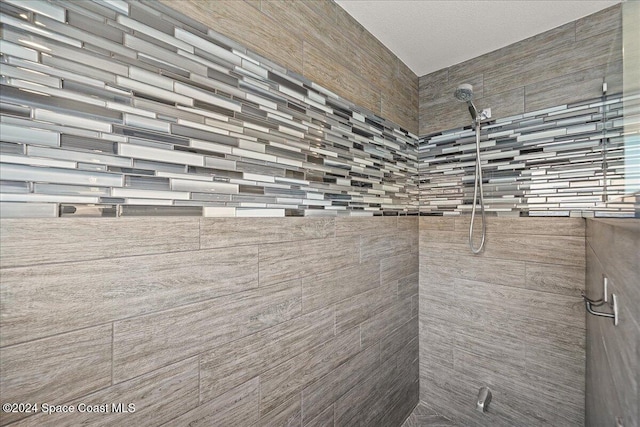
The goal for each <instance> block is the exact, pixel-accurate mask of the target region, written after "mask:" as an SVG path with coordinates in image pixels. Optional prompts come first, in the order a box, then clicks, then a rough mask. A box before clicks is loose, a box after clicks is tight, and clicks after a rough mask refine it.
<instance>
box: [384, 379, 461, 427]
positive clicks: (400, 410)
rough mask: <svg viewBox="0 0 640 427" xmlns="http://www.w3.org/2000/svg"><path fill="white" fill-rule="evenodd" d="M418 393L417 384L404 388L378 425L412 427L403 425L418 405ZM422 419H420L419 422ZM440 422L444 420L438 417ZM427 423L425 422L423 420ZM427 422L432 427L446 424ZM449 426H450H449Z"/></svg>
mask: <svg viewBox="0 0 640 427" xmlns="http://www.w3.org/2000/svg"><path fill="white" fill-rule="evenodd" d="M419 391H420V384H419V383H418V382H414V383H413V384H410V385H409V386H408V387H407V388H405V389H404V390H403V391H402V392H401V393H400V395H399V398H398V399H396V401H395V402H394V403H392V404H391V405H388V407H387V411H386V412H385V414H384V415H383V416H382V418H381V419H380V425H383V426H395V425H402V426H403V427H412V425H411V424H406V425H405V424H404V422H405V420H407V417H408V416H409V415H410V414H412V411H413V409H414V408H415V407H416V405H417V404H418V403H419ZM422 420H424V418H422V419H421V421H422ZM440 420H446V419H445V418H444V417H440ZM425 421H427V420H425ZM430 421H431V420H428V421H427V422H429V424H428V425H429V426H433V427H446V426H447V424H443V425H439V424H438V423H435V422H430ZM449 425H450V424H449Z"/></svg>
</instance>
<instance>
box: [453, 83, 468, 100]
mask: <svg viewBox="0 0 640 427" xmlns="http://www.w3.org/2000/svg"><path fill="white" fill-rule="evenodd" d="M453 96H455V97H456V99H457V100H458V101H462V102H469V101H471V100H472V99H473V86H471V85H470V84H468V83H463V84H461V85H460V86H458V88H457V89H456V91H455V92H454V93H453Z"/></svg>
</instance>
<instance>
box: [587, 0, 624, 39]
mask: <svg viewBox="0 0 640 427" xmlns="http://www.w3.org/2000/svg"><path fill="white" fill-rule="evenodd" d="M621 26H622V5H620V4H616V5H613V6H611V7H608V8H606V9H603V10H601V11H599V12H596V13H592V14H591V15H587V16H585V17H584V18H581V19H578V20H577V21H576V40H583V39H588V38H590V37H594V36H597V35H599V34H602V33H606V32H608V31H611V29H613V28H620V27H621Z"/></svg>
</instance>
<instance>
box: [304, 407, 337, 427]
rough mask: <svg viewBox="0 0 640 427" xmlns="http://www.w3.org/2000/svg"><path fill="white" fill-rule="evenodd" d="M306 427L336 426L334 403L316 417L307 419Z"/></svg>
mask: <svg viewBox="0 0 640 427" xmlns="http://www.w3.org/2000/svg"><path fill="white" fill-rule="evenodd" d="M303 425H304V427H334V425H333V404H331V405H329V407H328V408H327V409H325V410H324V411H322V412H321V413H320V414H318V415H317V416H316V417H315V418H313V419H311V420H308V421H305V422H304V424H303Z"/></svg>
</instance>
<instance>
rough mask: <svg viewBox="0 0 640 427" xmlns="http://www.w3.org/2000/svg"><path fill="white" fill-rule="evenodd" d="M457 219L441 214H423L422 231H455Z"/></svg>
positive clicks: (420, 221)
mask: <svg viewBox="0 0 640 427" xmlns="http://www.w3.org/2000/svg"><path fill="white" fill-rule="evenodd" d="M454 227H455V219H454V218H447V217H441V216H421V217H420V219H419V228H420V233H422V231H423V230H440V231H453V230H454Z"/></svg>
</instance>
